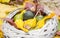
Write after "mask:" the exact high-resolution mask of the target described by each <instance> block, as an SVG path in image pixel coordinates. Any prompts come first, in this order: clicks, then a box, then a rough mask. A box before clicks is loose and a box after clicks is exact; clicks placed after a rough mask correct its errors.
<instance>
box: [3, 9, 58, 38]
mask: <svg viewBox="0 0 60 38" xmlns="http://www.w3.org/2000/svg"><path fill="white" fill-rule="evenodd" d="M19 10H20V9H16V10H15V11H14V12H11V13H10V14H9V15H8V16H7V18H10V19H11V18H12V17H13V16H14V15H15V14H16V13H17V12H19ZM45 11H47V10H45ZM48 12H51V11H50V10H48V11H47V14H49V13H48ZM57 24H58V20H57V18H56V16H54V17H52V19H50V20H49V21H47V23H46V24H45V25H44V26H43V27H42V28H41V29H38V30H32V31H29V32H28V33H25V32H23V31H21V30H18V29H16V28H15V27H14V26H12V25H10V24H9V23H8V22H6V21H4V23H3V27H2V29H3V32H4V35H5V37H6V38H53V36H54V35H55V32H56V31H57Z"/></svg>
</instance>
